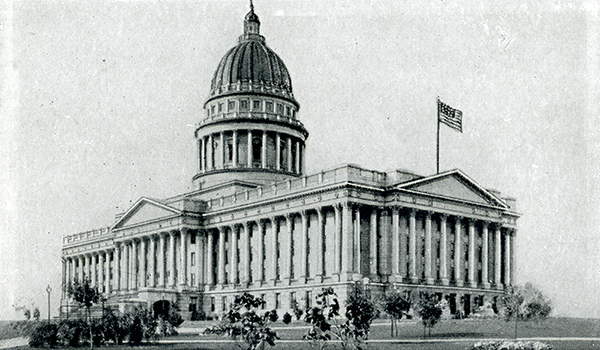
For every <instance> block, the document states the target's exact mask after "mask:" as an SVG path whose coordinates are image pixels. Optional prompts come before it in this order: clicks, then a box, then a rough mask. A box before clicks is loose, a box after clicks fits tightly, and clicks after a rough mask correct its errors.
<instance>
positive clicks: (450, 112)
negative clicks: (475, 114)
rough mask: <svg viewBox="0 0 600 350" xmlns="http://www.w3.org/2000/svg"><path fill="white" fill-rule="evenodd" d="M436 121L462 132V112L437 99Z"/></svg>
mask: <svg viewBox="0 0 600 350" xmlns="http://www.w3.org/2000/svg"><path fill="white" fill-rule="evenodd" d="M438 121H439V122H442V123H444V124H446V125H448V126H449V127H451V128H452V129H454V130H458V131H460V132H462V112H461V111H459V110H458V109H454V108H452V107H450V106H448V105H447V104H445V103H444V102H442V101H440V100H438Z"/></svg>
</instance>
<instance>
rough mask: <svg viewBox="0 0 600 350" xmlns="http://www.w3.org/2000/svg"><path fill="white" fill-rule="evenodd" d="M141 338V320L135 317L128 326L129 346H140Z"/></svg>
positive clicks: (142, 334) (142, 332)
mask: <svg viewBox="0 0 600 350" xmlns="http://www.w3.org/2000/svg"><path fill="white" fill-rule="evenodd" d="M143 338H144V331H143V329H142V320H140V318H139V317H138V316H135V317H134V318H133V320H132V321H131V324H130V325H129V345H140V344H141V343H142V339H143Z"/></svg>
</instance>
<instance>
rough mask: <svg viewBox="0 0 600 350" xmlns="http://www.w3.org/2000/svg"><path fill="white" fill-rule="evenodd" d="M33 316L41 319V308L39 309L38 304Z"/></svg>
mask: <svg viewBox="0 0 600 350" xmlns="http://www.w3.org/2000/svg"><path fill="white" fill-rule="evenodd" d="M33 318H34V319H35V320H36V321H39V320H40V309H39V308H38V307H37V306H35V307H34V308H33Z"/></svg>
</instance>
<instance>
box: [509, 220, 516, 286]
mask: <svg viewBox="0 0 600 350" xmlns="http://www.w3.org/2000/svg"><path fill="white" fill-rule="evenodd" d="M516 238H517V230H516V229H512V230H511V234H510V282H511V285H513V286H516V285H517V281H516V280H515V267H516V266H517V264H516V258H517V255H516V254H515V239H516Z"/></svg>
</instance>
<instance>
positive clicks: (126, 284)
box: [123, 241, 133, 290]
mask: <svg viewBox="0 0 600 350" xmlns="http://www.w3.org/2000/svg"><path fill="white" fill-rule="evenodd" d="M124 252H125V257H124V258H123V266H124V267H123V270H124V272H125V280H124V281H123V289H124V290H131V280H132V273H131V261H132V260H133V259H132V258H131V242H130V241H127V242H125V251H124Z"/></svg>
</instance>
